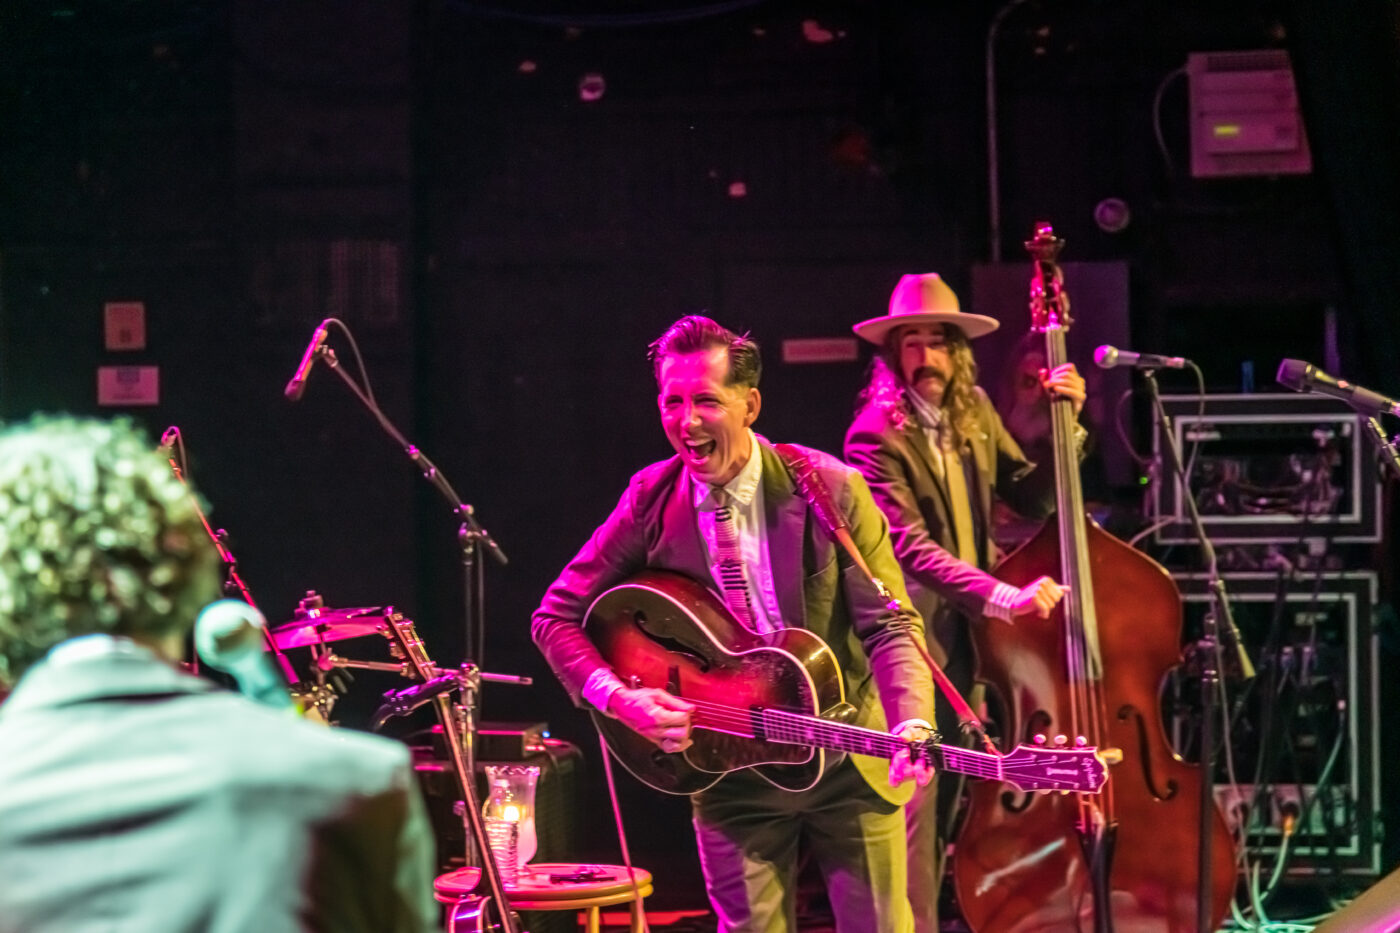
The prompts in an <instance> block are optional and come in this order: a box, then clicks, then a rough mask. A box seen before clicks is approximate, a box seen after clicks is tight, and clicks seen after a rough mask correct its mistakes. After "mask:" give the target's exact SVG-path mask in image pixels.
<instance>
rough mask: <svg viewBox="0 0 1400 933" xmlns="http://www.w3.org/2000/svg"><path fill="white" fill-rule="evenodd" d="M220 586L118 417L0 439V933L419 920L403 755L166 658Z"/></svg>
mask: <svg viewBox="0 0 1400 933" xmlns="http://www.w3.org/2000/svg"><path fill="white" fill-rule="evenodd" d="M217 596H218V556H217V553H216V551H215V549H214V547H213V544H212V542H210V541H209V539H208V538H207V537H206V535H205V532H204V530H203V528H202V526H201V524H200V520H199V516H198V513H197V511H196V508H195V505H194V503H193V502H192V501H191V494H190V493H189V492H188V491H187V489H186V488H185V487H184V486H183V485H182V484H181V483H180V482H179V481H178V480H177V479H176V478H175V477H174V475H173V474H172V472H171V470H170V468H169V466H168V465H167V463H166V462H165V460H164V459H163V458H162V457H160V456H159V455H158V454H157V453H156V452H155V450H154V448H153V446H152V445H150V444H149V443H148V442H147V441H146V439H145V438H144V437H143V436H142V435H141V434H140V433H139V432H138V431H137V430H135V429H134V428H133V427H132V426H131V425H130V424H129V423H127V422H125V421H115V422H102V421H95V420H78V419H70V418H54V419H44V418H40V419H36V420H34V421H32V422H29V423H26V424H22V425H19V426H17V427H13V428H10V429H8V430H5V431H4V432H3V433H0V690H6V689H11V690H12V691H13V692H12V693H11V694H10V695H9V697H8V699H6V700H5V701H4V703H3V704H0V933H21V931H22V933H47V931H53V933H60V931H61V933H82V931H88V930H102V931H133V933H137V931H139V933H159V931H165V930H171V931H175V930H178V931H195V930H198V931H201V933H224V931H228V933H235V931H237V933H242V931H248V933H253V931H256V933H278V931H300V930H326V931H364V933H399V931H402V933H421V931H427V930H431V929H434V928H435V926H436V919H437V911H436V908H435V906H434V904H433V899H432V871H433V864H432V858H433V857H432V837H431V834H430V831H429V828H428V825H427V820H426V816H425V813H424V810H423V804H422V800H421V798H420V797H419V792H418V790H417V788H416V786H415V784H414V779H413V773H412V771H411V770H410V767H409V760H408V752H407V749H406V748H404V747H403V746H401V745H398V744H397V743H394V742H390V741H388V740H384V739H380V738H378V737H375V736H368V735H361V734H355V733H351V732H347V731H339V730H329V729H326V728H324V727H322V726H318V725H313V724H311V723H308V722H304V721H302V720H300V719H297V718H295V717H294V716H291V715H288V714H286V713H284V712H279V711H277V710H274V709H272V708H270V707H266V706H260V705H257V704H255V703H253V702H251V701H250V700H247V699H245V698H244V697H241V696H239V695H237V694H234V693H230V692H228V691H225V690H221V689H219V688H218V687H217V686H215V685H214V684H212V683H209V682H207V681H205V680H202V679H200V678H198V677H194V676H191V675H189V674H187V673H185V672H184V671H183V670H182V669H181V667H180V665H179V663H178V662H179V659H180V658H181V655H182V646H183V645H184V643H185V639H186V636H187V635H188V634H189V632H190V629H191V626H192V625H193V622H194V619H195V616H196V614H197V613H198V611H199V609H200V607H201V606H202V605H203V604H204V603H206V602H208V601H209V600H211V599H214V598H216V597H217Z"/></svg>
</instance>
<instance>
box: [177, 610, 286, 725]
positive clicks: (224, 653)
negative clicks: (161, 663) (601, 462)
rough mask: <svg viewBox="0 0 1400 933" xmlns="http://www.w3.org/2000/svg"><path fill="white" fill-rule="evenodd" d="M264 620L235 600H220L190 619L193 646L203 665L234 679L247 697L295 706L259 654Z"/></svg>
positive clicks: (271, 668)
mask: <svg viewBox="0 0 1400 933" xmlns="http://www.w3.org/2000/svg"><path fill="white" fill-rule="evenodd" d="M266 627H267V620H266V619H265V618H263V614H262V613H261V612H259V611H258V610H256V609H254V608H253V607H252V606H250V605H248V604H247V603H245V602H242V601H241V600H237V599H221V600H219V601H218V602H214V603H210V604H209V605H207V606H205V607H204V608H203V609H202V610H200V613H199V617H198V618H197V619H195V622H194V647H195V651H197V652H199V656H200V658H202V659H203V660H204V663H205V664H208V665H209V666H210V667H212V668H214V669H215V670H218V671H223V672H224V673H225V674H231V675H232V676H233V679H234V680H235V681H237V682H238V690H239V692H240V693H242V694H243V695H244V696H246V697H248V698H249V699H250V700H255V701H257V702H258V703H262V704H264V705H266V706H271V707H274V708H276V709H287V710H291V709H295V707H294V706H293V705H292V697H291V694H290V693H288V692H287V685H286V683H285V682H284V681H283V680H282V678H281V677H279V676H278V675H277V671H276V670H275V669H273V667H272V665H271V664H270V663H269V662H268V660H267V655H265V654H264V653H263V630H264V629H265V628H266Z"/></svg>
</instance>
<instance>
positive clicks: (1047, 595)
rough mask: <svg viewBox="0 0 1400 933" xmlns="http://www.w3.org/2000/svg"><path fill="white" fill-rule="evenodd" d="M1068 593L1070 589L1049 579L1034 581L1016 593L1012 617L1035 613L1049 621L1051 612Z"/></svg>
mask: <svg viewBox="0 0 1400 933" xmlns="http://www.w3.org/2000/svg"><path fill="white" fill-rule="evenodd" d="M1068 592H1069V587H1067V586H1060V584H1058V583H1056V582H1055V581H1054V580H1052V579H1050V578H1049V577H1041V578H1040V579H1038V580H1033V581H1031V582H1030V583H1027V584H1026V585H1025V586H1023V587H1021V589H1020V590H1018V591H1017V592H1016V598H1015V599H1014V600H1013V601H1012V603H1011V616H1012V618H1016V617H1018V616H1026V615H1031V614H1032V613H1034V614H1035V615H1038V616H1040V617H1041V618H1042V619H1048V618H1050V610H1051V609H1054V608H1055V606H1056V605H1057V604H1058V603H1059V601H1060V600H1061V599H1063V598H1064V595H1065V594H1066V593H1068Z"/></svg>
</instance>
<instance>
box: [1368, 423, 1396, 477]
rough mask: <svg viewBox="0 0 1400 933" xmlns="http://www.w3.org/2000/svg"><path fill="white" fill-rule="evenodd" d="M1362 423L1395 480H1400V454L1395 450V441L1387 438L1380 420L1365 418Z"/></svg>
mask: <svg viewBox="0 0 1400 933" xmlns="http://www.w3.org/2000/svg"><path fill="white" fill-rule="evenodd" d="M1361 423H1362V424H1364V425H1365V426H1366V436H1367V437H1369V438H1370V439H1371V440H1372V442H1373V443H1375V445H1376V451H1377V452H1378V453H1379V454H1380V455H1381V460H1382V461H1383V462H1384V463H1385V465H1386V466H1388V467H1390V472H1391V473H1392V474H1394V476H1395V478H1396V479H1400V452H1397V451H1396V449H1395V441H1394V440H1391V439H1390V438H1388V437H1386V436H1385V429H1384V428H1382V427H1381V422H1380V419H1378V418H1375V417H1371V418H1363V419H1362V421H1361ZM1397 439H1400V437H1397Z"/></svg>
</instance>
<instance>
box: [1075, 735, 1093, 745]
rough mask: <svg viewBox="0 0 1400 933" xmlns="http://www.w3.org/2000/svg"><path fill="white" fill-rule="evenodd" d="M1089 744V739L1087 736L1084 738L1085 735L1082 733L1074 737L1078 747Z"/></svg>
mask: <svg viewBox="0 0 1400 933" xmlns="http://www.w3.org/2000/svg"><path fill="white" fill-rule="evenodd" d="M1088 744H1089V740H1088V739H1086V738H1084V736H1082V735H1076V736H1075V737H1074V745H1075V747H1076V748H1083V747H1084V746H1086V745H1088Z"/></svg>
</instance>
